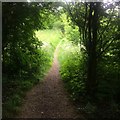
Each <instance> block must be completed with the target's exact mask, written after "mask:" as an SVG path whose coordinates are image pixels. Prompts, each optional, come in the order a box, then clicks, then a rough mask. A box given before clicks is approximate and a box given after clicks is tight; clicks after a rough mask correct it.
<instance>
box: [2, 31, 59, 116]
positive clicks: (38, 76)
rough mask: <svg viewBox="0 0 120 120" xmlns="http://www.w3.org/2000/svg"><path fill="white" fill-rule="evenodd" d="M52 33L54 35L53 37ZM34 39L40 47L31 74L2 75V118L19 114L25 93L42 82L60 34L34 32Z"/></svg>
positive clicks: (57, 32)
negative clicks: (38, 62)
mask: <svg viewBox="0 0 120 120" xmlns="http://www.w3.org/2000/svg"><path fill="white" fill-rule="evenodd" d="M53 33H56V34H55V35H54V36H53ZM36 37H37V38H38V40H39V41H41V44H42V45H41V49H39V50H38V51H39V53H40V54H38V55H40V58H39V61H40V64H37V65H38V66H37V65H36V66H35V68H32V69H31V70H32V71H33V72H32V71H31V74H26V75H21V76H18V75H16V76H14V77H13V76H10V75H6V74H3V92H4V94H3V117H13V116H15V115H17V114H18V113H19V110H20V106H21V104H22V100H23V98H24V97H25V94H26V92H27V91H28V90H30V89H31V88H32V87H33V86H34V85H35V84H37V83H38V82H39V81H42V80H43V77H44V75H45V74H46V73H47V72H48V70H49V68H50V67H51V64H52V60H53V53H54V50H55V48H56V46H57V44H58V43H59V41H60V38H61V35H60V32H59V31H58V30H40V31H37V32H36ZM48 38H49V39H48ZM35 69H37V72H36V70H35Z"/></svg>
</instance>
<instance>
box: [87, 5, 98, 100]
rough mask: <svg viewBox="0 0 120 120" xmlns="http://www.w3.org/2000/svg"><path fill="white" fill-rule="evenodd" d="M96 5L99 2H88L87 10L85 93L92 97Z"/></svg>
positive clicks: (94, 63)
mask: <svg viewBox="0 0 120 120" xmlns="http://www.w3.org/2000/svg"><path fill="white" fill-rule="evenodd" d="M98 5H99V3H90V10H89V21H88V27H89V28H88V29H89V33H88V34H89V36H88V38H89V40H88V74H87V94H88V95H89V96H90V97H92V98H94V97H95V91H96V67H97V58H96V41H97V29H98V27H97V26H98V8H97V7H98Z"/></svg>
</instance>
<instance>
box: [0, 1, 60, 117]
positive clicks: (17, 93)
mask: <svg viewBox="0 0 120 120" xmlns="http://www.w3.org/2000/svg"><path fill="white" fill-rule="evenodd" d="M49 5H50V3H47V4H45V3H14V2H13V3H3V10H2V12H3V14H2V15H3V16H2V18H3V41H2V43H3V45H2V68H3V70H2V74H3V76H2V78H3V82H2V84H3V85H2V87H3V91H4V92H3V96H2V97H3V117H13V116H15V115H16V114H17V112H18V108H19V105H20V103H21V101H22V98H23V97H24V95H25V92H26V91H27V90H29V89H30V88H32V86H33V85H35V84H36V83H38V82H39V80H40V79H42V77H43V75H44V73H45V72H46V71H47V70H48V68H49V67H50V65H51V63H50V62H51V61H52V59H50V57H51V54H52V53H51V54H48V51H49V50H50V49H51V48H52V50H53V49H54V48H53V46H52V47H51V48H45V49H43V48H42V47H43V46H42V45H43V43H42V41H40V40H39V39H38V38H37V37H36V34H35V31H36V30H38V29H43V28H44V27H46V26H48V24H49V23H48V24H47V25H46V23H44V19H45V18H46V14H44V13H45V11H47V15H48V12H49V11H50V9H49V8H50V6H49ZM33 15H34V17H33ZM57 42H58V41H57ZM57 42H56V44H55V45H57ZM54 47H55V46H54ZM52 52H53V51H52Z"/></svg>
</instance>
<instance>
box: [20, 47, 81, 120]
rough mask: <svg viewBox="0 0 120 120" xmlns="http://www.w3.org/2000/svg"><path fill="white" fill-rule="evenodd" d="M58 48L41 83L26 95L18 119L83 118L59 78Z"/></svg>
mask: <svg viewBox="0 0 120 120" xmlns="http://www.w3.org/2000/svg"><path fill="white" fill-rule="evenodd" d="M58 48H59V46H58V47H57V48H56V50H55V53H54V61H53V64H52V67H51V69H50V71H49V72H48V74H47V75H46V76H45V78H44V80H43V82H42V83H40V84H38V85H36V86H35V87H34V88H33V89H32V90H31V91H29V92H28V93H27V95H26V97H25V99H24V104H23V106H22V108H21V112H20V115H19V118H83V116H82V115H80V114H78V112H77V111H76V108H75V106H74V105H73V104H72V102H71V101H70V100H69V98H68V93H67V92H66V90H65V88H64V85H63V82H62V80H61V78H60V74H59V63H58V60H57V53H58Z"/></svg>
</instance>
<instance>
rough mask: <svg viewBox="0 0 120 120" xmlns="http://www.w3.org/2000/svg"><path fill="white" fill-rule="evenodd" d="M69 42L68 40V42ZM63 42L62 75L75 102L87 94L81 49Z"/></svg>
mask: <svg viewBox="0 0 120 120" xmlns="http://www.w3.org/2000/svg"><path fill="white" fill-rule="evenodd" d="M66 41H67V40H66ZM66 41H64V40H63V42H62V43H61V44H62V46H61V48H60V53H59V61H60V64H61V68H60V73H61V76H62V79H63V81H64V83H65V86H66V88H67V89H68V91H69V92H70V93H71V97H72V99H73V100H79V98H80V96H84V94H85V75H84V67H83V66H82V65H83V61H82V55H81V54H80V52H79V47H78V46H76V45H74V44H72V43H71V42H68V41H67V42H66Z"/></svg>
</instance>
